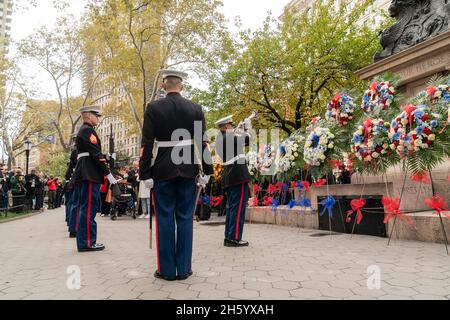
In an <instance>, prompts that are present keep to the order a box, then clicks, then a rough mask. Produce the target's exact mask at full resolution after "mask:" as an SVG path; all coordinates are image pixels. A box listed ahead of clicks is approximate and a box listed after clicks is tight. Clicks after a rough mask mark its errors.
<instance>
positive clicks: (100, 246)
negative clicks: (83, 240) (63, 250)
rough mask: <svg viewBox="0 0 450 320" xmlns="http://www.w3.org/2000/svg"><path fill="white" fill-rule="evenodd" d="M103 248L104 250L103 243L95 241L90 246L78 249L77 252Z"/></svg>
mask: <svg viewBox="0 0 450 320" xmlns="http://www.w3.org/2000/svg"><path fill="white" fill-rule="evenodd" d="M103 250H105V246H104V245H103V244H100V243H96V244H94V245H93V246H92V247H90V248H85V249H78V252H91V251H103Z"/></svg>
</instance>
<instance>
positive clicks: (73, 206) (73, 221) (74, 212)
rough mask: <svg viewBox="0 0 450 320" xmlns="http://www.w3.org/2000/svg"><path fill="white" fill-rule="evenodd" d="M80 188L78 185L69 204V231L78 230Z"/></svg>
mask: <svg viewBox="0 0 450 320" xmlns="http://www.w3.org/2000/svg"><path fill="white" fill-rule="evenodd" d="M79 193H80V188H79V187H78V186H76V187H75V188H74V190H73V192H72V196H71V197H70V205H69V232H70V233H75V232H77V230H78V206H79V203H78V202H79Z"/></svg>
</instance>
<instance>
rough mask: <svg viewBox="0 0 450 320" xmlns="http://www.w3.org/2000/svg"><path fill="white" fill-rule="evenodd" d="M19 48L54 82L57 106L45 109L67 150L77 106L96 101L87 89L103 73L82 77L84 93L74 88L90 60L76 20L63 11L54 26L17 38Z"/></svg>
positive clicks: (31, 104)
mask: <svg viewBox="0 0 450 320" xmlns="http://www.w3.org/2000/svg"><path fill="white" fill-rule="evenodd" d="M18 49H19V53H20V56H21V58H22V59H24V60H25V61H30V62H31V63H33V64H34V65H36V66H38V67H39V68H40V69H41V70H42V71H43V72H45V74H47V76H48V78H49V80H50V81H51V82H52V83H53V88H54V95H55V96H56V97H57V99H56V101H57V106H56V108H55V110H54V112H48V113H47V114H46V117H49V115H50V114H52V115H53V118H52V119H51V124H52V125H53V127H54V129H55V131H56V135H57V137H58V140H59V142H60V145H61V147H62V148H63V150H65V151H66V152H67V151H68V150H69V148H70V145H69V144H70V137H71V135H72V134H73V133H74V132H75V130H76V127H77V124H78V122H79V120H80V115H79V113H78V109H79V108H81V107H82V106H84V105H87V104H92V103H96V101H95V100H92V99H90V93H91V91H92V90H93V89H92V88H93V87H94V85H95V84H96V83H97V82H98V81H100V80H101V79H102V78H101V75H102V73H101V72H99V73H98V74H97V76H96V77H93V78H90V79H88V80H87V81H85V83H84V87H85V93H84V95H80V93H79V92H76V91H75V87H76V85H77V83H80V82H81V80H82V79H83V78H84V75H85V73H84V72H85V70H86V68H87V67H88V63H89V59H88V57H87V56H86V55H85V54H84V50H83V42H82V38H81V36H80V26H79V23H78V22H77V20H76V19H75V18H74V17H73V16H70V15H68V16H67V15H66V16H64V17H62V18H59V19H58V20H57V23H56V25H55V26H54V28H51V29H48V28H46V27H43V28H40V29H38V30H36V31H35V32H33V33H32V34H31V35H30V36H28V37H27V38H25V39H24V40H22V41H20V43H18ZM106 89H108V88H106ZM105 92H108V90H105ZM108 94H111V91H109V93H105V95H108ZM100 98H101V97H100ZM29 99H30V102H29V105H30V107H32V108H33V107H34V108H35V109H36V108H37V106H33V100H32V99H33V97H29Z"/></svg>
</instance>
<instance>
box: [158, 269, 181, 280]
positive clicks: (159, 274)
mask: <svg viewBox="0 0 450 320" xmlns="http://www.w3.org/2000/svg"><path fill="white" fill-rule="evenodd" d="M154 276H155V278H156V279H161V280H165V281H175V280H177V277H174V278H170V277H166V276H163V275H162V274H161V273H159V272H158V270H156V271H155V274H154Z"/></svg>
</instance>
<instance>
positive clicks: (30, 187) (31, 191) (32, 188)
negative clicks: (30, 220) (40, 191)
mask: <svg viewBox="0 0 450 320" xmlns="http://www.w3.org/2000/svg"><path fill="white" fill-rule="evenodd" d="M38 180H39V177H38V176H37V175H36V170H35V169H32V170H31V173H30V174H29V175H27V176H26V178H25V181H26V183H25V189H27V202H28V203H27V206H28V208H29V209H30V210H33V209H34V208H35V203H36V185H37V183H38Z"/></svg>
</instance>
